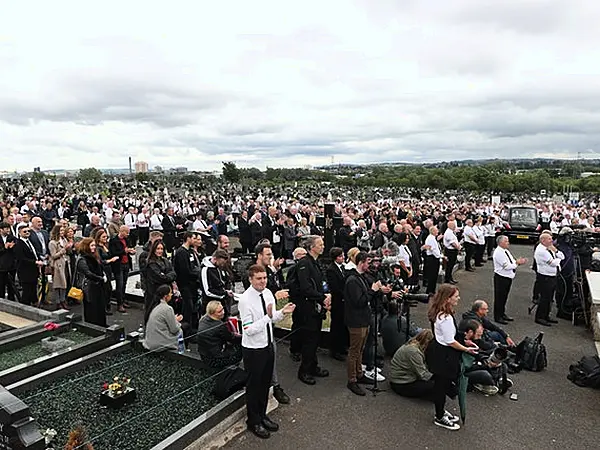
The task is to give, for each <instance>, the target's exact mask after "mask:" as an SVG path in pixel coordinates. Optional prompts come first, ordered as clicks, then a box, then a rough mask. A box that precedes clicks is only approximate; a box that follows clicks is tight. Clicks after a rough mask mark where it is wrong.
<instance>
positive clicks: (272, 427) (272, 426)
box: [262, 416, 279, 432]
mask: <svg viewBox="0 0 600 450" xmlns="http://www.w3.org/2000/svg"><path fill="white" fill-rule="evenodd" d="M262 425H263V427H265V428H266V429H267V430H268V431H271V432H274V431H279V424H277V423H275V422H273V421H272V420H271V419H269V417H268V416H265V418H264V419H263V420H262Z"/></svg>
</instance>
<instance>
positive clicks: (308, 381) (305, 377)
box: [298, 373, 317, 386]
mask: <svg viewBox="0 0 600 450" xmlns="http://www.w3.org/2000/svg"><path fill="white" fill-rule="evenodd" d="M298 379H299V380H300V381H302V382H303V383H304V384H308V385H309V386H313V385H315V384H317V382H316V381H315V379H314V378H313V377H312V376H310V375H308V374H307V373H299V374H298Z"/></svg>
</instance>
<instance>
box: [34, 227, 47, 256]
mask: <svg viewBox="0 0 600 450" xmlns="http://www.w3.org/2000/svg"><path fill="white" fill-rule="evenodd" d="M41 232H42V235H43V236H44V248H45V249H46V252H45V253H44V252H42V243H41V242H40V240H39V239H38V235H37V234H36V232H35V231H33V229H32V230H31V233H29V240H30V241H31V243H32V244H33V248H35V251H36V252H37V254H38V256H40V257H45V256H48V254H49V253H50V252H49V251H48V244H49V243H50V236H49V235H48V232H47V231H46V230H41Z"/></svg>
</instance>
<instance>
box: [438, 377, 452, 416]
mask: <svg viewBox="0 0 600 450" xmlns="http://www.w3.org/2000/svg"><path fill="white" fill-rule="evenodd" d="M451 385H452V380H451V379H449V378H445V377H443V376H439V375H436V376H435V377H434V381H433V403H434V405H435V417H436V418H437V419H441V418H442V417H444V412H445V411H446V394H447V393H448V392H449V391H450V386H451Z"/></svg>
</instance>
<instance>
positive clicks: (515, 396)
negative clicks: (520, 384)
mask: <svg viewBox="0 0 600 450" xmlns="http://www.w3.org/2000/svg"><path fill="white" fill-rule="evenodd" d="M508 398H509V399H511V400H513V401H515V402H516V401H517V400H519V396H518V395H517V394H510V397H508Z"/></svg>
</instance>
